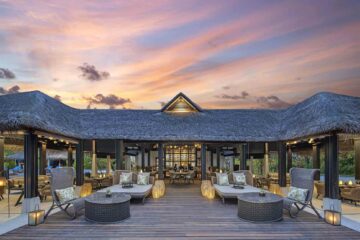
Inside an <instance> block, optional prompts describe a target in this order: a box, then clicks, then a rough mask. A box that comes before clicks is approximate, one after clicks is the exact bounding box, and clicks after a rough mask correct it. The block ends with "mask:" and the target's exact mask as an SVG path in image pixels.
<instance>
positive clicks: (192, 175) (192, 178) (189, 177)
mask: <svg viewBox="0 0 360 240" xmlns="http://www.w3.org/2000/svg"><path fill="white" fill-rule="evenodd" d="M185 181H186V182H187V183H190V181H191V182H192V183H195V172H194V171H192V172H191V173H189V174H187V175H186V176H185Z"/></svg>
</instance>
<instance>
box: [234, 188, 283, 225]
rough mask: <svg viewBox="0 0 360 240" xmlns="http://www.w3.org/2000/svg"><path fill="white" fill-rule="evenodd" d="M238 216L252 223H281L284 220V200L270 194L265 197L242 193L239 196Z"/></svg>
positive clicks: (267, 193)
mask: <svg viewBox="0 0 360 240" xmlns="http://www.w3.org/2000/svg"><path fill="white" fill-rule="evenodd" d="M238 216H239V217H240V218H241V219H244V220H247V221H251V222H274V221H280V220H282V218H283V199H282V197H280V196H278V195H276V194H272V193H269V192H266V195H265V196H264V197H261V196H259V193H255V192H249V193H241V194H239V195H238Z"/></svg>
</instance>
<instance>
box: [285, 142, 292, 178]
mask: <svg viewBox="0 0 360 240" xmlns="http://www.w3.org/2000/svg"><path fill="white" fill-rule="evenodd" d="M286 158H287V163H286V172H289V171H290V169H291V168H292V150H291V145H289V146H288V148H287V154H286Z"/></svg>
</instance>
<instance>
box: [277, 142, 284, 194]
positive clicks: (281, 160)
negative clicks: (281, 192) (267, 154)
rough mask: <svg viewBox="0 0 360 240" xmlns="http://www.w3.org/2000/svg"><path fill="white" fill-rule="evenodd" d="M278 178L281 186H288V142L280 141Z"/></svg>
mask: <svg viewBox="0 0 360 240" xmlns="http://www.w3.org/2000/svg"><path fill="white" fill-rule="evenodd" d="M278 178H279V186H280V187H286V144H285V143H284V142H279V143H278Z"/></svg>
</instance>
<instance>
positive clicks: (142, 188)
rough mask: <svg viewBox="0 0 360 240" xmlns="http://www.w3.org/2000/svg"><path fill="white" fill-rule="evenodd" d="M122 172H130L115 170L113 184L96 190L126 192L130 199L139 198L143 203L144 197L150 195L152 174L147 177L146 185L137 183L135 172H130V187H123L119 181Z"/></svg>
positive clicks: (152, 182)
mask: <svg viewBox="0 0 360 240" xmlns="http://www.w3.org/2000/svg"><path fill="white" fill-rule="evenodd" d="M123 172H130V171H124V170H116V171H115V172H114V174H113V185H112V186H110V187H107V188H104V189H101V190H100V191H98V192H106V191H107V190H110V191H111V192H118V193H126V194H129V195H130V196H131V198H132V199H141V201H142V203H143V204H144V203H145V199H146V198H147V197H148V196H149V195H150V193H151V191H152V188H153V185H154V182H155V178H154V177H153V176H150V177H149V184H148V185H138V184H137V173H134V172H133V173H132V183H133V187H132V188H123V187H122V186H121V185H120V184H119V183H120V175H121V174H122V173H123Z"/></svg>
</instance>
